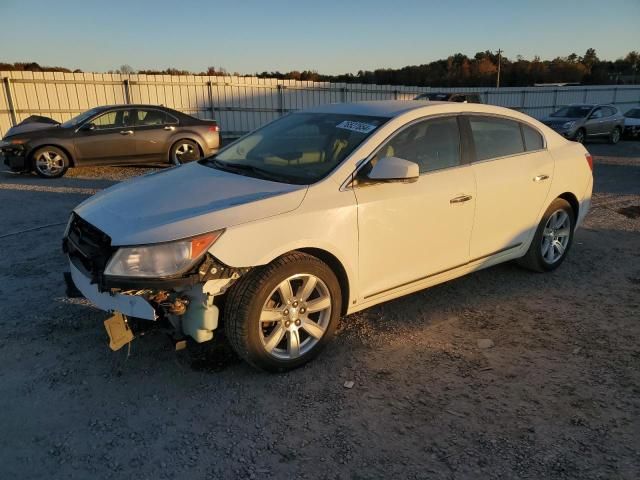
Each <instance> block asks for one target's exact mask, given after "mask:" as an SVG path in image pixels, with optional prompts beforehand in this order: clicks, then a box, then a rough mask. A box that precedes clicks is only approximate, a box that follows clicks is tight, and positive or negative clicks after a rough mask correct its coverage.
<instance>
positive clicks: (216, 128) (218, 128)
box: [209, 124, 220, 133]
mask: <svg viewBox="0 0 640 480" xmlns="http://www.w3.org/2000/svg"><path fill="white" fill-rule="evenodd" d="M209 131H210V132H214V133H217V132H219V131H220V127H219V126H218V125H217V124H216V125H211V126H210V127H209Z"/></svg>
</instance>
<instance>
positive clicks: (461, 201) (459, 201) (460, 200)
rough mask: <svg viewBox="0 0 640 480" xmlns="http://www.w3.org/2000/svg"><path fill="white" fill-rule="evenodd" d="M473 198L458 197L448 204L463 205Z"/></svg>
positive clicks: (467, 196)
mask: <svg viewBox="0 0 640 480" xmlns="http://www.w3.org/2000/svg"><path fill="white" fill-rule="evenodd" d="M472 198H473V197H472V196H471V195H460V196H458V197H454V198H452V199H451V200H449V203H464V202H468V201H469V200H471V199H472Z"/></svg>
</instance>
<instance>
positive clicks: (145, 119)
mask: <svg viewBox="0 0 640 480" xmlns="http://www.w3.org/2000/svg"><path fill="white" fill-rule="evenodd" d="M166 123H167V115H166V114H165V113H164V112H162V111H160V110H138V111H137V112H136V125H138V126H139V127H152V126H154V125H164V124H166Z"/></svg>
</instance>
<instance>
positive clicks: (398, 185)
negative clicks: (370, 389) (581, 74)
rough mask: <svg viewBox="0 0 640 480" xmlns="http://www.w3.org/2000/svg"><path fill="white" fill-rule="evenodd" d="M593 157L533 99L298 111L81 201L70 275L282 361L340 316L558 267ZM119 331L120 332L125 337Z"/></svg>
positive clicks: (302, 354) (113, 307)
mask: <svg viewBox="0 0 640 480" xmlns="http://www.w3.org/2000/svg"><path fill="white" fill-rule="evenodd" d="M591 166H592V165H591V157H590V156H589V154H588V153H587V152H586V150H585V149H584V147H583V146H582V145H580V144H578V143H575V142H571V141H568V140H566V139H564V138H563V137H561V136H560V135H558V134H557V133H555V132H554V131H552V130H551V129H549V128H547V127H545V126H544V125H543V124H541V123H540V122H538V121H536V120H534V119H533V118H531V117H528V116H526V115H524V114H521V113H518V112H515V111H513V110H508V109H505V108H500V107H494V106H488V105H481V104H471V103H467V104H460V103H438V102H430V103H425V102H421V101H411V102H400V101H390V102H365V103H354V104H333V105H324V106H319V107H316V108H313V109H310V110H306V111H302V112H297V113H292V114H290V115H287V116H285V117H283V118H280V119H278V120H276V121H274V122H272V123H270V124H268V125H266V126H264V127H262V128H260V129H258V130H256V131H254V132H252V133H250V134H248V135H246V136H244V137H243V138H241V139H239V140H237V141H236V142H234V143H232V144H230V145H229V146H227V147H226V148H224V149H222V150H221V151H220V152H219V153H218V154H217V155H216V156H215V157H211V158H208V159H204V160H201V161H199V162H197V163H192V164H188V165H184V166H180V167H175V168H171V169H169V170H165V171H162V172H160V173H153V174H151V175H146V176H144V177H140V178H137V179H135V180H132V181H129V182H124V183H121V184H119V185H116V186H114V187H112V188H110V189H107V190H104V191H102V192H100V193H99V194H97V195H95V196H94V197H92V198H90V199H88V200H87V201H85V202H84V203H82V204H81V205H80V206H78V207H77V208H76V209H75V210H74V212H73V214H72V216H71V219H70V222H69V226H68V228H67V233H66V234H65V239H64V246H65V249H66V251H67V253H68V256H69V260H70V267H71V277H72V279H73V282H74V283H75V285H76V286H77V287H78V289H80V291H81V292H82V293H83V294H84V295H85V296H86V297H87V298H88V299H90V300H91V301H92V302H93V303H94V304H95V305H97V306H98V307H99V308H101V309H104V310H106V311H111V312H119V313H117V314H116V315H115V316H114V317H113V318H112V319H110V320H109V322H110V323H109V324H108V331H109V332H110V335H111V341H112V348H118V347H119V346H121V345H122V344H124V343H126V342H128V341H130V340H131V339H132V338H133V333H132V332H131V331H130V325H129V322H128V320H127V318H129V317H136V318H141V319H147V320H149V321H152V322H157V323H165V324H169V325H171V326H172V328H174V329H175V330H176V331H177V332H180V333H182V334H184V335H185V336H189V337H192V338H193V339H195V340H196V341H197V342H203V341H207V340H210V339H211V338H212V337H213V333H214V331H215V330H216V329H217V328H218V327H219V326H223V327H224V329H225V332H226V336H227V338H228V339H229V341H230V342H231V344H232V345H233V347H234V348H235V350H236V351H237V352H238V354H239V355H240V356H241V357H242V358H244V359H245V360H247V361H248V362H250V363H251V364H252V365H255V366H257V367H259V368H262V369H266V370H271V371H282V370H286V369H291V368H295V367H297V366H300V365H302V364H304V363H305V362H307V361H308V360H310V359H311V358H313V357H314V356H315V355H316V354H317V353H318V352H319V351H320V350H321V349H322V347H323V346H324V345H326V343H327V342H328V341H329V340H330V339H331V337H332V335H333V333H334V330H335V328H336V325H337V323H338V320H339V318H340V316H341V315H346V314H350V313H353V312H356V311H358V310H362V309H364V308H367V307H370V306H372V305H375V304H377V303H380V302H384V301H386V300H390V299H393V298H396V297H399V296H402V295H406V294H408V293H411V292H415V291H417V290H420V289H423V288H426V287H429V286H431V285H434V284H437V283H441V282H444V281H447V280H450V279H452V278H455V277H459V276H461V275H464V274H466V273H469V272H472V271H475V270H479V269H481V268H485V267H488V266H491V265H495V264H497V263H500V262H505V261H508V260H513V259H518V260H519V262H520V263H521V264H523V265H525V266H527V267H529V268H531V269H533V270H537V271H541V272H542V271H550V270H553V269H555V268H556V267H558V266H559V265H560V263H562V261H563V260H564V259H565V257H566V255H567V252H568V250H569V248H570V247H571V242H572V238H573V233H574V230H575V228H576V227H577V226H578V225H579V224H580V222H581V221H582V220H583V219H584V217H585V215H586V213H587V211H588V209H589V203H590V198H591V189H592V173H591ZM114 337H116V338H114Z"/></svg>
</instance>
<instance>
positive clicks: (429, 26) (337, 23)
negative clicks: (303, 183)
mask: <svg viewBox="0 0 640 480" xmlns="http://www.w3.org/2000/svg"><path fill="white" fill-rule="evenodd" d="M0 20H1V25H2V26H1V28H0V61H11V62H13V61H27V60H29V61H36V62H39V63H42V64H45V65H60V66H66V67H70V68H81V69H82V70H85V71H106V70H110V69H115V68H118V67H119V66H120V65H122V64H129V65H131V66H132V67H134V68H135V69H145V68H166V67H169V66H171V67H175V68H180V69H187V70H192V71H201V70H205V69H206V68H207V67H208V66H210V65H214V66H222V67H224V68H226V69H227V70H228V71H229V72H234V71H237V72H240V73H253V72H256V71H263V70H280V71H288V70H292V69H298V70H304V69H309V70H317V71H319V72H322V73H343V72H352V73H356V72H357V71H358V70H361V69H374V68H378V67H394V68H395V67H401V66H404V65H414V64H420V63H426V62H429V61H432V60H436V59H438V58H444V57H446V56H448V55H450V54H452V53H456V52H462V53H465V54H467V55H473V54H474V53H475V52H477V51H484V50H496V49H498V48H502V49H503V50H504V51H505V54H506V55H507V56H508V57H510V58H515V57H516V55H523V56H524V57H525V58H532V57H533V56H534V55H540V56H541V57H542V58H553V57H556V56H566V55H568V54H570V53H571V52H576V53H577V54H579V55H581V54H583V53H584V51H585V50H586V49H587V48H589V47H593V48H595V49H596V51H597V53H598V56H599V57H600V58H606V59H616V58H618V57H621V56H623V55H624V54H626V53H627V52H628V51H630V50H640V33H639V32H640V30H639V27H638V25H639V24H640V0H600V1H587V0H584V1H572V0H563V1H557V0H556V1H547V0H539V1H536V2H533V1H525V0H511V1H499V0H483V1H475V2H474V1H457V2H447V1H442V0H441V1H403V0H392V1H389V0H387V1H378V0H369V1H361V0H342V1H334V0H322V1H320V2H318V1H314V2H307V1H304V0H298V1H284V0H282V1H278V0H273V1H268V0H264V1H261V2H260V1H241V0H235V1H234V0H231V1H229V0H226V1H213V0H204V1H193V0H172V1H165V0H155V1H147V0H138V1H136V0H129V1H121V0H102V1H98V0H83V1H75V0H73V1H72V0H69V1H64V0H48V1H43V0H40V1H38V0H0Z"/></svg>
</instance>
